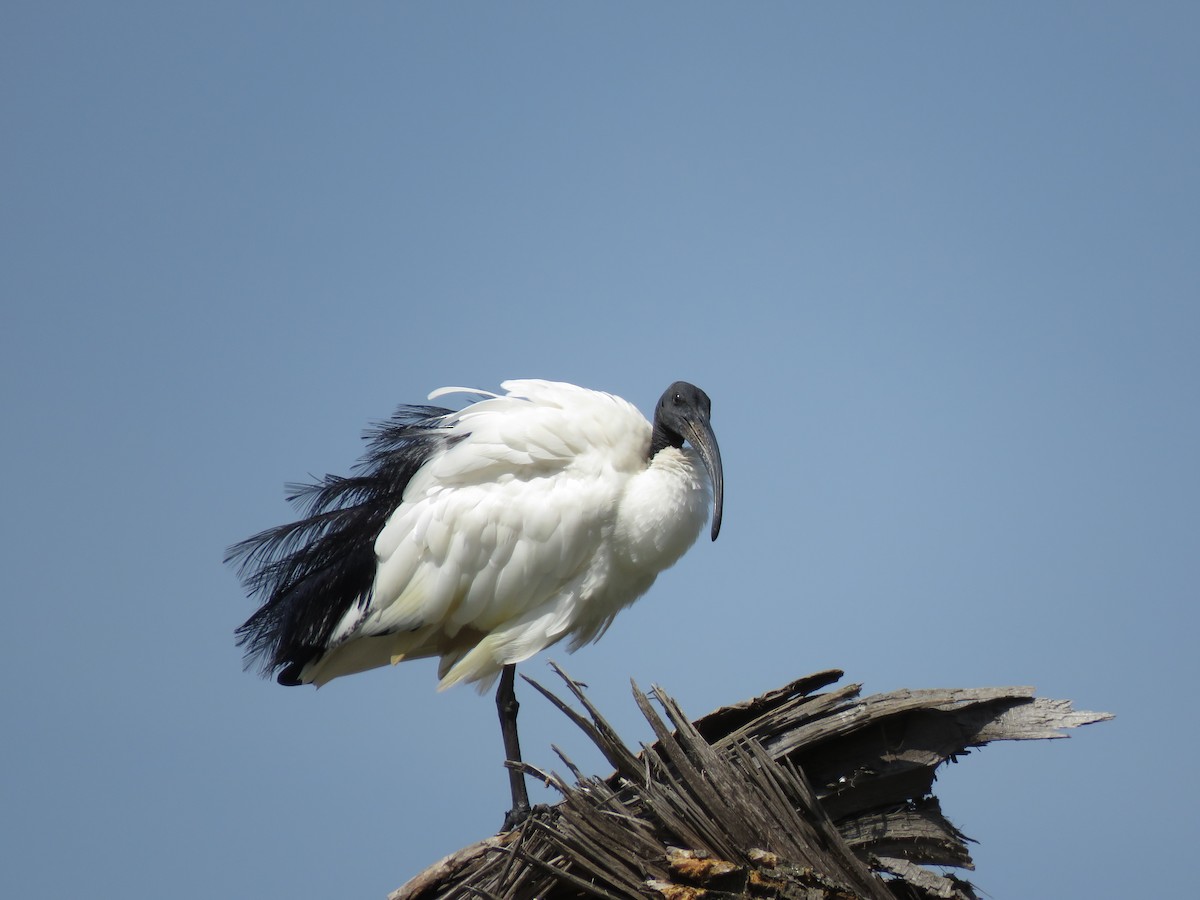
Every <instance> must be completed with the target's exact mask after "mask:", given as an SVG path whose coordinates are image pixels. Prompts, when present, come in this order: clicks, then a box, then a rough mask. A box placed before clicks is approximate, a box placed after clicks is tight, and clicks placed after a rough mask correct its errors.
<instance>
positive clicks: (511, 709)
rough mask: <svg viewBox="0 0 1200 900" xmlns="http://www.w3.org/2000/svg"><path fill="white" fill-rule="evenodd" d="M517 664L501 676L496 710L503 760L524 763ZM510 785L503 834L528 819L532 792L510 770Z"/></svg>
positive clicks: (497, 690)
mask: <svg viewBox="0 0 1200 900" xmlns="http://www.w3.org/2000/svg"><path fill="white" fill-rule="evenodd" d="M516 673H517V667H516V666H515V665H510V666H505V667H504V670H503V671H502V672H501V673H500V687H498V688H497V689H496V710H497V712H499V713H500V734H501V735H502V736H503V738H504V758H505V759H506V760H509V761H510V762H520V761H521V742H520V740H518V739H517V710H518V709H520V704H519V703H517V693H516V691H514V690H513V678H514V676H515V675H516ZM508 784H509V787H510V788H512V809H510V810H509V811H508V815H506V816H505V817H504V826H503V828H502V830H503V831H512V830H513V829H514V828H516V827H517V826H518V825H520V824H521V823H522V822H524V821H525V820H526V819H528V818H529V792H528V791H527V790H526V789H525V774H524V773H523V772H520V771H518V770H516V769H513V768H511V767H510V768H509V770H508Z"/></svg>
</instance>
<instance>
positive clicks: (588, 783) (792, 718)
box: [391, 666, 1111, 900]
mask: <svg viewBox="0 0 1200 900" xmlns="http://www.w3.org/2000/svg"><path fill="white" fill-rule="evenodd" d="M554 668H555V671H556V672H557V673H558V674H559V676H560V677H561V678H562V679H563V681H564V683H565V684H566V686H567V689H568V690H569V692H570V693H571V695H572V696H573V697H574V699H575V701H576V702H578V703H579V705H580V706H581V707H582V709H583V712H579V711H577V710H576V709H574V708H573V707H571V706H570V705H569V704H568V703H566V702H564V701H563V700H562V699H560V698H558V697H556V696H555V695H554V694H553V693H551V692H550V691H548V690H547V689H546V688H544V687H542V686H541V685H538V684H536V683H535V682H533V681H530V680H529V679H526V680H527V681H530V684H532V685H533V686H534V687H535V688H537V690H538V691H539V692H541V693H542V694H543V695H545V696H546V697H548V698H549V699H550V700H551V702H552V703H554V705H555V706H557V707H558V708H559V709H560V710H562V711H563V712H564V713H565V714H566V715H567V716H568V717H569V718H570V719H571V721H573V722H574V723H575V724H576V725H578V726H579V727H580V728H581V729H582V730H583V731H584V733H585V734H587V735H588V737H589V738H590V739H591V740H592V741H593V742H594V743H595V744H596V746H597V747H598V748H599V749H600V751H601V752H602V753H603V754H604V757H605V758H606V759H607V760H608V761H609V763H610V764H611V765H612V766H613V767H614V768H615V769H616V771H615V772H614V773H613V774H612V775H609V776H607V777H605V778H599V777H595V776H585V775H583V774H582V773H581V772H579V771H578V769H577V768H576V767H575V766H574V765H573V764H572V763H571V761H570V760H569V759H567V758H566V757H565V756H563V755H562V754H561V753H559V756H560V758H562V760H563V763H564V764H565V765H566V766H567V768H568V770H569V771H570V772H571V777H572V779H573V781H572V782H571V783H569V782H568V781H567V780H565V779H564V778H562V777H561V776H559V775H557V774H555V773H547V772H542V771H539V770H537V769H535V768H534V767H532V766H529V765H522V767H521V768H522V769H523V770H524V771H526V772H528V773H530V774H533V775H535V776H536V777H538V778H542V779H544V780H545V781H546V782H547V783H548V784H550V785H551V786H552V787H554V788H555V789H556V790H557V791H558V792H559V793H560V794H561V795H562V798H563V799H562V800H561V801H560V802H559V803H557V804H555V805H554V806H552V807H539V808H537V809H535V810H534V813H533V815H532V816H531V817H530V818H529V819H528V820H527V821H526V822H525V823H524V825H522V826H521V828H519V829H518V830H516V831H514V832H510V833H508V834H501V835H497V836H495V837H491V838H488V839H486V840H484V841H480V842H479V843H477V844H473V845H471V846H469V847H465V848H463V849H462V850H460V851H458V852H457V853H455V854H452V855H451V856H448V857H446V858H445V859H443V860H441V861H440V862H438V863H436V864H435V865H433V866H431V867H430V868H429V869H427V870H425V871H424V872H422V873H421V874H420V875H418V876H417V877H416V878H414V879H412V880H411V881H409V882H408V883H407V884H406V885H405V886H404V887H402V888H400V889H399V890H397V891H395V892H393V894H392V895H391V900H433V898H446V900H449V898H493V900H532V898H542V900H566V898H583V897H599V898H629V897H660V898H667V900H691V898H699V897H700V896H703V897H705V898H707V900H723V898H751V897H756V898H757V897H762V898H778V900H818V898H844V900H850V898H876V900H892V898H897V897H901V898H950V900H974V898H975V897H976V893H975V891H974V889H973V888H972V886H971V885H970V883H969V882H967V881H965V880H962V879H960V878H958V877H956V876H954V875H952V874H944V873H940V872H936V871H934V870H932V869H930V868H927V866H937V867H952V868H959V869H972V868H973V863H972V861H971V857H970V854H969V852H968V850H967V842H968V838H966V837H965V836H964V835H963V834H962V832H960V831H959V830H958V829H957V828H956V827H955V826H954V825H952V824H951V823H950V822H949V821H948V820H947V819H946V818H945V817H944V816H943V814H942V810H941V806H940V804H939V803H938V800H937V798H936V797H934V796H932V793H931V788H932V784H933V780H934V774H935V771H936V769H937V767H938V766H939V765H941V764H942V763H943V762H945V761H947V760H953V759H955V758H957V757H959V756H961V755H963V754H965V753H967V752H969V751H970V749H971V748H973V747H979V746H982V745H983V744H986V743H988V742H990V741H995V740H1031V739H1046V738H1059V737H1066V735H1065V734H1063V731H1062V730H1063V729H1068V728H1075V727H1078V726H1080V725H1086V724H1090V723H1092V722H1099V721H1103V720H1105V719H1108V718H1111V716H1110V715H1108V714H1107V713H1092V712H1081V711H1075V710H1073V709H1071V705H1070V703H1069V702H1067V701H1056V700H1045V699H1041V698H1036V697H1034V696H1033V691H1032V689H1031V688H981V689H974V690H964V689H950V690H923V691H912V690H899V691H892V692H889V693H886V694H877V695H874V696H871V697H867V698H860V696H859V694H860V686H859V685H853V684H852V685H846V686H842V687H833V688H832V689H831V690H829V691H826V692H824V693H819V692H820V691H821V690H822V689H823V688H826V687H830V686H831V685H834V684H835V683H836V682H837V681H838V679H840V678H841V675H842V673H841V672H839V671H836V670H830V671H826V672H819V673H816V674H814V675H810V676H807V677H805V678H801V679H798V680H797V681H794V682H792V683H791V684H789V685H786V686H784V687H782V688H779V689H777V690H774V691H770V692H769V693H766V694H763V695H762V696H760V697H756V698H754V699H753V700H748V701H745V702H742V703H738V704H735V705H734V706H729V707H724V708H722V709H719V710H717V711H715V712H713V713H710V714H709V715H707V716H704V717H702V718H700V719H697V720H696V721H695V722H692V721H690V720H689V719H688V718H687V716H686V715H684V713H683V711H682V710H681V709H680V708H679V707H678V705H677V704H676V703H675V701H674V700H673V699H671V697H670V696H669V695H667V694H666V693H665V692H664V691H663V690H662V689H661V688H658V687H655V688H653V689H652V690H651V691H650V692H649V694H645V693H643V692H642V691H641V690H639V689H638V688H637V686H636V685H634V686H633V694H634V699H635V702H636V703H637V705H638V707H639V709H640V710H641V712H642V714H643V716H645V718H646V720H647V721H648V722H649V723H650V726H651V728H652V729H653V730H654V734H655V737H656V740H655V742H654V743H653V744H651V745H650V746H648V747H645V748H643V750H642V752H641V753H635V752H634V751H633V750H631V749H630V748H629V747H628V746H626V745H625V744H624V742H623V741H622V740H621V739H620V737H619V736H618V735H617V733H616V731H615V730H614V729H613V728H612V726H611V725H610V724H609V723H608V722H607V720H606V719H605V718H604V716H603V715H602V714H601V713H600V711H599V710H598V709H596V708H595V707H594V705H593V704H592V703H591V702H590V701H589V700H588V698H587V696H586V695H585V694H584V693H583V691H582V690H581V688H580V687H579V685H577V684H576V683H575V682H574V681H572V680H571V679H570V678H569V677H567V675H566V674H565V673H564V672H562V670H561V669H559V668H558V667H557V666H555V667H554ZM652 701H653V702H652ZM655 704H657V707H656V705H655Z"/></svg>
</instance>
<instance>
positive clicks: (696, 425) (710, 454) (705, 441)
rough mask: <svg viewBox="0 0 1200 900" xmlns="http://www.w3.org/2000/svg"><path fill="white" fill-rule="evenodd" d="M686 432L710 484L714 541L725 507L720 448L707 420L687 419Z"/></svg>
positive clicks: (719, 530) (718, 531) (723, 472)
mask: <svg viewBox="0 0 1200 900" xmlns="http://www.w3.org/2000/svg"><path fill="white" fill-rule="evenodd" d="M687 432H688V433H687V434H685V435H684V437H686V438H687V440H688V443H690V444H691V445H692V446H693V447H695V448H696V452H697V453H699V454H700V460H701V462H703V463H704V468H706V469H708V478H709V480H710V481H711V482H712V492H713V515H712V539H713V540H714V541H715V540H716V539H717V535H718V534H720V532H721V509H722V507H724V505H725V471H724V469H722V468H721V448H720V447H718V446H717V436H716V435H715V434H713V430H712V425H710V424H709V423H708V421H707V419H699V420H697V419H689V420H688V422H687Z"/></svg>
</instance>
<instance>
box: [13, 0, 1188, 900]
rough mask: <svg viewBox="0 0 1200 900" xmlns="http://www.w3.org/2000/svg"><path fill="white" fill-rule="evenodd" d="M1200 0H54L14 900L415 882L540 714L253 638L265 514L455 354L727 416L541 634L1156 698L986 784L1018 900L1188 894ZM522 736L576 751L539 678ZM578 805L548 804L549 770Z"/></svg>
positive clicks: (742, 692)
mask: <svg viewBox="0 0 1200 900" xmlns="http://www.w3.org/2000/svg"><path fill="white" fill-rule="evenodd" d="M1198 34H1200V7H1197V6H1196V5H1195V4H1191V3H1138V4H1133V3H1127V4H1111V3H1100V2H1081V3H1050V4H1034V3H1024V4H1012V3H992V4H950V3H946V4H931V3H921V4H871V3H864V4H821V5H817V4H777V3H756V4H738V5H734V4H724V5H718V4H708V3H703V4H686V5H685V4H675V3H662V4H652V5H643V4H631V3H609V4H602V5H601V4H577V3H570V4H551V3H539V4H530V3H522V4H493V3H487V4H484V3H448V4H433V3H427V4H400V3H352V4H334V3H301V2H288V3H253V4H246V3H223V2H215V3H214V2H206V3H193V4H164V3H141V2H126V3H119V4H95V3H87V4H76V3H67V2H62V3H38V2H8V3H5V4H4V6H3V10H2V11H0V114H2V122H3V138H2V139H0V154H2V158H0V162H2V165H0V179H2V183H0V184H2V199H0V229H2V238H0V254H2V257H3V261H2V264H0V291H2V297H3V310H4V312H3V323H4V324H3V328H2V329H0V365H2V366H3V379H2V382H0V391H2V392H3V435H4V439H3V441H2V442H0V463H2V471H3V473H4V478H5V489H4V511H5V514H4V516H3V519H4V535H5V536H4V540H3V542H2V547H3V549H2V551H0V552H3V571H4V581H5V590H4V593H5V600H4V603H5V609H6V622H5V625H4V628H3V630H2V631H0V641H2V645H3V646H2V654H0V665H2V666H3V671H2V676H3V685H4V687H3V708H2V714H3V715H2V722H3V725H2V727H3V735H4V737H3V741H2V742H0V756H2V757H3V761H2V765H0V773H2V774H0V778H2V779H3V798H2V802H0V808H2V809H3V813H2V814H0V824H2V827H3V829H4V831H5V832H6V834H5V835H4V838H3V847H4V850H3V857H4V862H3V865H0V895H3V896H5V897H14V898H15V897H21V898H43V897H44V898H52V897H53V898H58V897H64V896H74V895H78V894H80V893H81V892H82V893H85V894H87V895H88V896H94V897H122V898H129V900H141V898H161V897H171V898H174V900H192V898H196V900H213V898H218V897H220V898H225V897H231V898H237V897H254V898H280V900H283V898H287V900H303V898H331V897H338V898H362V900H367V898H376V900H378V898H382V897H383V896H384V895H385V894H386V893H387V892H388V891H389V890H391V889H393V888H395V887H397V886H398V885H400V884H401V883H403V882H404V881H405V880H406V879H407V878H409V877H410V876H411V875H413V874H414V873H416V872H417V871H419V870H420V869H422V868H423V867H424V866H425V865H427V864H429V863H432V862H433V861H434V860H435V859H437V858H438V857H440V856H441V855H443V854H445V853H448V852H450V851H453V850H455V849H457V848H459V847H461V846H463V845H465V844H467V843H469V842H472V841H474V840H476V839H478V838H481V837H483V836H485V835H486V834H489V833H491V832H492V831H494V830H495V829H496V827H497V826H499V824H500V821H501V818H502V815H503V813H504V810H505V809H506V805H507V800H508V797H507V790H508V788H507V783H506V779H505V777H504V773H503V770H502V768H501V766H500V757H501V752H500V749H501V748H500V737H499V729H498V727H497V725H496V722H495V711H494V707H493V705H492V701H491V699H490V697H482V698H481V697H480V696H478V695H477V694H475V693H474V692H472V691H471V690H470V689H463V688H459V689H455V690H452V691H449V692H447V693H443V694H437V693H436V692H435V690H434V683H435V676H434V671H433V665H432V664H428V663H414V664H411V665H405V666H402V667H400V668H398V669H389V670H383V671H377V672H372V673H369V674H365V675H361V676H357V677H355V678H351V679H344V680H342V681H339V682H335V683H334V684H332V685H330V686H329V687H327V688H325V689H322V690H321V691H319V692H316V691H312V690H308V689H303V690H302V689H284V688H281V687H278V686H277V685H275V684H273V683H271V682H268V681H264V680H261V679H258V678H256V677H254V676H253V675H252V674H247V673H243V671H242V668H241V654H240V651H239V650H238V649H237V648H236V647H235V646H234V642H233V629H234V628H235V627H236V626H237V625H238V624H239V623H241V622H242V621H243V620H244V619H245V618H246V616H248V615H249V614H250V612H251V611H252V610H253V604H252V602H251V601H249V600H248V599H246V598H245V597H244V596H243V594H242V592H241V589H240V587H239V585H238V583H237V581H236V579H235V577H234V575H233V573H232V572H231V571H229V570H228V569H227V568H225V567H224V566H222V564H221V557H222V555H223V552H224V550H225V547H226V546H227V545H228V544H230V543H232V542H234V541H236V540H238V539H240V538H243V537H245V536H247V535H249V534H250V533H252V532H254V531H257V530H259V529H261V528H264V527H267V526H270V525H274V524H277V523H279V522H281V521H283V520H284V519H285V518H286V517H287V516H288V514H289V511H288V508H287V507H286V506H285V504H284V501H283V489H282V486H283V483H284V482H285V481H293V480H300V479H303V478H305V477H306V476H307V475H309V474H310V473H311V474H316V475H320V474H322V473H324V472H326V471H335V472H344V471H345V470H346V469H347V468H348V467H349V465H350V464H352V463H353V462H354V460H355V459H356V458H357V456H358V454H359V452H360V449H361V446H362V445H361V442H360V439H359V435H360V433H361V431H362V429H363V427H364V426H365V425H366V424H367V423H369V422H370V421H372V420H376V419H380V418H383V417H386V416H387V415H388V414H389V413H390V412H391V411H392V409H393V408H394V406H395V405H396V404H398V403H400V402H405V401H419V400H421V399H423V398H424V396H425V394H426V393H427V392H428V391H429V390H431V389H433V388H436V387H439V386H441V385H444V384H467V385H474V386H479V387H485V388H487V387H494V386H496V385H497V384H498V383H499V382H500V381H501V380H503V379H505V378H512V377H544V378H554V379H563V380H568V381H574V382H577V383H580V384H584V385H587V386H589V387H595V388H600V389H604V390H610V391H613V392H615V393H618V394H620V395H622V396H624V397H627V398H629V399H630V400H632V401H634V402H635V403H637V404H638V405H639V406H640V407H641V408H642V409H643V410H644V411H649V410H650V409H652V406H653V403H654V402H655V400H656V399H657V397H658V395H659V394H660V393H661V391H662V390H663V389H664V388H665V387H666V385H667V384H668V383H670V382H671V381H673V380H675V379H679V378H683V379H687V380H690V381H694V382H695V383H697V384H699V385H700V386H702V387H703V388H704V389H705V390H706V391H707V392H708V393H709V394H710V395H711V396H712V400H713V410H714V412H713V415H714V424H715V427H716V430H717V434H718V437H719V439H720V441H721V448H722V451H723V454H724V459H725V471H726V490H727V493H726V507H725V522H724V530H723V532H722V534H721V538H720V540H719V541H717V543H716V544H710V543H708V542H707V540H702V541H701V543H700V544H698V545H697V546H696V547H695V548H694V549H693V550H692V551H691V552H690V553H689V554H688V555H687V556H686V557H685V558H684V560H683V561H682V562H681V563H680V564H679V565H678V566H677V567H676V569H674V570H672V571H670V572H668V573H666V574H665V575H664V576H663V577H662V578H660V580H659V582H658V584H657V585H656V586H655V588H654V589H653V590H652V592H651V593H650V594H649V595H648V596H647V597H645V598H644V599H643V600H642V601H641V602H640V603H639V604H638V605H637V606H635V607H634V608H633V609H632V610H629V611H628V612H626V613H625V614H623V615H622V616H621V617H620V618H618V620H617V622H616V624H615V625H614V627H613V628H612V630H611V631H610V632H609V633H608V635H607V636H606V637H605V638H604V640H603V641H601V642H600V643H599V644H597V645H595V646H592V647H588V648H586V649H585V650H583V651H581V652H580V653H578V654H576V655H575V656H571V657H568V656H567V654H566V653H565V650H563V649H561V648H556V649H555V650H553V651H550V652H549V653H548V654H542V655H541V656H539V657H538V658H537V659H535V660H534V661H532V662H531V663H530V664H528V665H526V666H525V667H524V670H525V672H527V673H529V674H531V675H533V676H534V677H537V678H539V679H541V680H544V681H545V680H548V679H549V678H551V677H552V676H551V674H550V673H549V671H548V669H547V668H546V666H545V659H546V657H547V656H550V657H552V658H555V659H557V660H559V661H561V662H563V663H564V664H565V665H566V667H567V669H568V670H569V671H570V672H571V673H572V674H573V675H575V676H576V677H577V678H580V679H582V680H584V681H586V682H588V683H589V684H590V685H591V686H592V695H593V696H594V698H595V699H596V701H597V702H598V703H599V704H600V705H601V707H602V708H603V709H604V710H606V711H607V712H608V713H609V714H610V716H611V717H612V719H613V721H614V722H615V723H616V724H617V725H618V727H620V728H621V730H622V731H623V732H624V734H625V735H626V736H627V737H628V739H629V740H631V741H638V740H644V739H646V738H647V737H648V736H649V734H650V732H649V729H648V728H647V727H646V726H645V725H644V723H642V721H641V719H640V717H639V716H638V714H637V712H636V709H635V708H634V705H633V703H632V701H631V700H630V698H629V687H628V686H629V679H630V678H634V679H636V680H637V681H638V683H639V684H640V685H642V686H643V687H648V686H649V685H650V684H651V683H658V684H661V685H662V686H663V687H664V688H666V689H667V690H668V691H669V692H671V693H672V694H674V695H675V696H676V697H677V698H678V699H679V700H680V702H681V703H682V704H683V706H684V708H685V709H686V710H688V711H689V712H690V713H692V714H693V715H700V714H703V713H706V712H708V711H710V710H711V709H713V708H714V707H717V706H719V705H722V704H725V703H730V702H734V701H738V700H741V699H744V698H747V697H750V696H752V695H754V694H757V693H760V692H762V691H765V690H768V689H770V688H774V687H777V686H779V685H781V684H783V683H784V682H786V681H788V680H789V679H792V678H795V677H797V676H800V675H804V674H807V673H809V672H813V671H816V670H819V669H822V668H825V667H840V668H844V669H845V670H846V671H847V678H848V680H853V681H861V682H864V683H865V688H866V690H867V691H868V692H875V691H882V690H888V689H892V688H897V687H957V686H985V685H1009V684H1030V685H1035V686H1036V687H1037V689H1038V691H1039V692H1040V693H1041V694H1042V695H1044V696H1050V697H1061V698H1070V699H1071V700H1073V701H1074V702H1075V703H1076V705H1077V706H1079V707H1081V708H1085V709H1101V710H1109V711H1112V712H1115V713H1116V714H1117V716H1118V718H1117V719H1116V720H1115V721H1114V722H1111V723H1107V724H1104V725H1097V726H1093V727H1090V728H1087V729H1084V730H1083V731H1081V732H1077V733H1076V734H1075V735H1074V737H1073V738H1072V739H1071V740H1069V741H1055V742H1045V743H1039V744H1023V745H1004V746H994V747H990V748H987V749H984V750H982V751H981V752H979V753H973V754H971V755H969V756H968V757H966V758H965V759H963V760H961V761H960V764H959V765H957V766H953V767H950V768H949V769H948V770H944V771H943V774H942V777H941V778H940V779H939V781H938V782H937V785H936V787H937V790H938V792H939V794H940V796H941V797H942V799H943V803H944V806H945V809H946V812H947V813H948V815H949V817H950V818H951V819H952V820H953V821H954V822H955V823H956V824H958V825H959V826H960V827H961V828H962V829H963V830H964V831H965V832H966V833H967V834H968V835H970V836H972V837H973V838H976V839H977V840H979V841H980V843H979V844H978V845H977V846H975V847H974V853H975V858H976V861H977V863H978V870H977V871H976V873H975V874H974V876H973V878H974V880H975V881H976V883H977V884H978V885H979V886H980V887H981V888H982V889H983V890H984V891H986V892H987V894H988V895H989V896H991V897H996V898H1011V897H1027V896H1063V897H1072V896H1075V897H1082V896H1087V897H1124V896H1135V895H1150V894H1157V895H1159V896H1185V895H1187V894H1189V893H1190V892H1191V891H1192V890H1194V884H1195V882H1194V873H1193V872H1192V871H1191V870H1190V868H1189V867H1188V866H1187V865H1186V862H1187V860H1189V859H1191V857H1192V855H1193V853H1194V847H1195V843H1196V839H1197V837H1198V836H1200V834H1198V828H1197V823H1196V819H1195V809H1196V801H1197V799H1198V798H1197V794H1198V791H1197V783H1196V780H1197V776H1196V766H1195V764H1194V760H1193V756H1194V751H1195V747H1196V745H1197V743H1198V741H1200V730H1198V726H1197V719H1196V695H1195V690H1196V684H1197V681H1198V680H1200V654H1198V653H1197V650H1196V630H1197V617H1196V599H1197V585H1198V583H1200V476H1198V474H1197V470H1198V465H1197V462H1198V460H1200V419H1198V410H1200V404H1198V402H1197V401H1198V396H1197V395H1198V393H1200V213H1198V210H1200V171H1198V170H1200V162H1198V161H1200V52H1197V35H1198ZM523 699H524V701H525V702H524V706H523V710H522V729H523V738H524V743H525V749H526V755H527V757H528V758H529V759H530V760H531V761H532V762H534V763H536V764H540V765H544V766H547V767H554V768H558V769H559V770H561V769H562V767H561V765H559V764H558V762H557V760H556V759H555V757H554V756H553V755H552V753H551V751H550V749H549V745H550V743H551V742H555V743H558V744H561V745H563V746H564V747H565V748H566V749H567V750H568V752H569V753H571V754H572V755H573V756H574V757H575V758H576V761H577V762H579V763H580V764H581V765H582V766H583V767H584V768H585V769H588V770H593V771H597V772H607V767H606V766H605V765H604V763H603V762H602V760H600V758H599V757H598V756H597V755H595V754H590V753H589V751H588V749H587V747H586V746H584V744H583V741H582V739H581V738H576V737H575V735H574V733H573V730H572V727H571V726H570V725H569V724H568V723H567V722H566V720H565V719H563V718H562V717H561V716H560V715H559V714H558V713H557V712H555V711H554V710H553V709H552V708H551V707H550V706H549V705H548V704H546V703H545V702H543V701H541V700H540V699H538V698H536V697H534V696H533V695H532V693H531V692H529V691H525V692H524V694H523ZM539 799H550V795H548V794H539Z"/></svg>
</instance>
